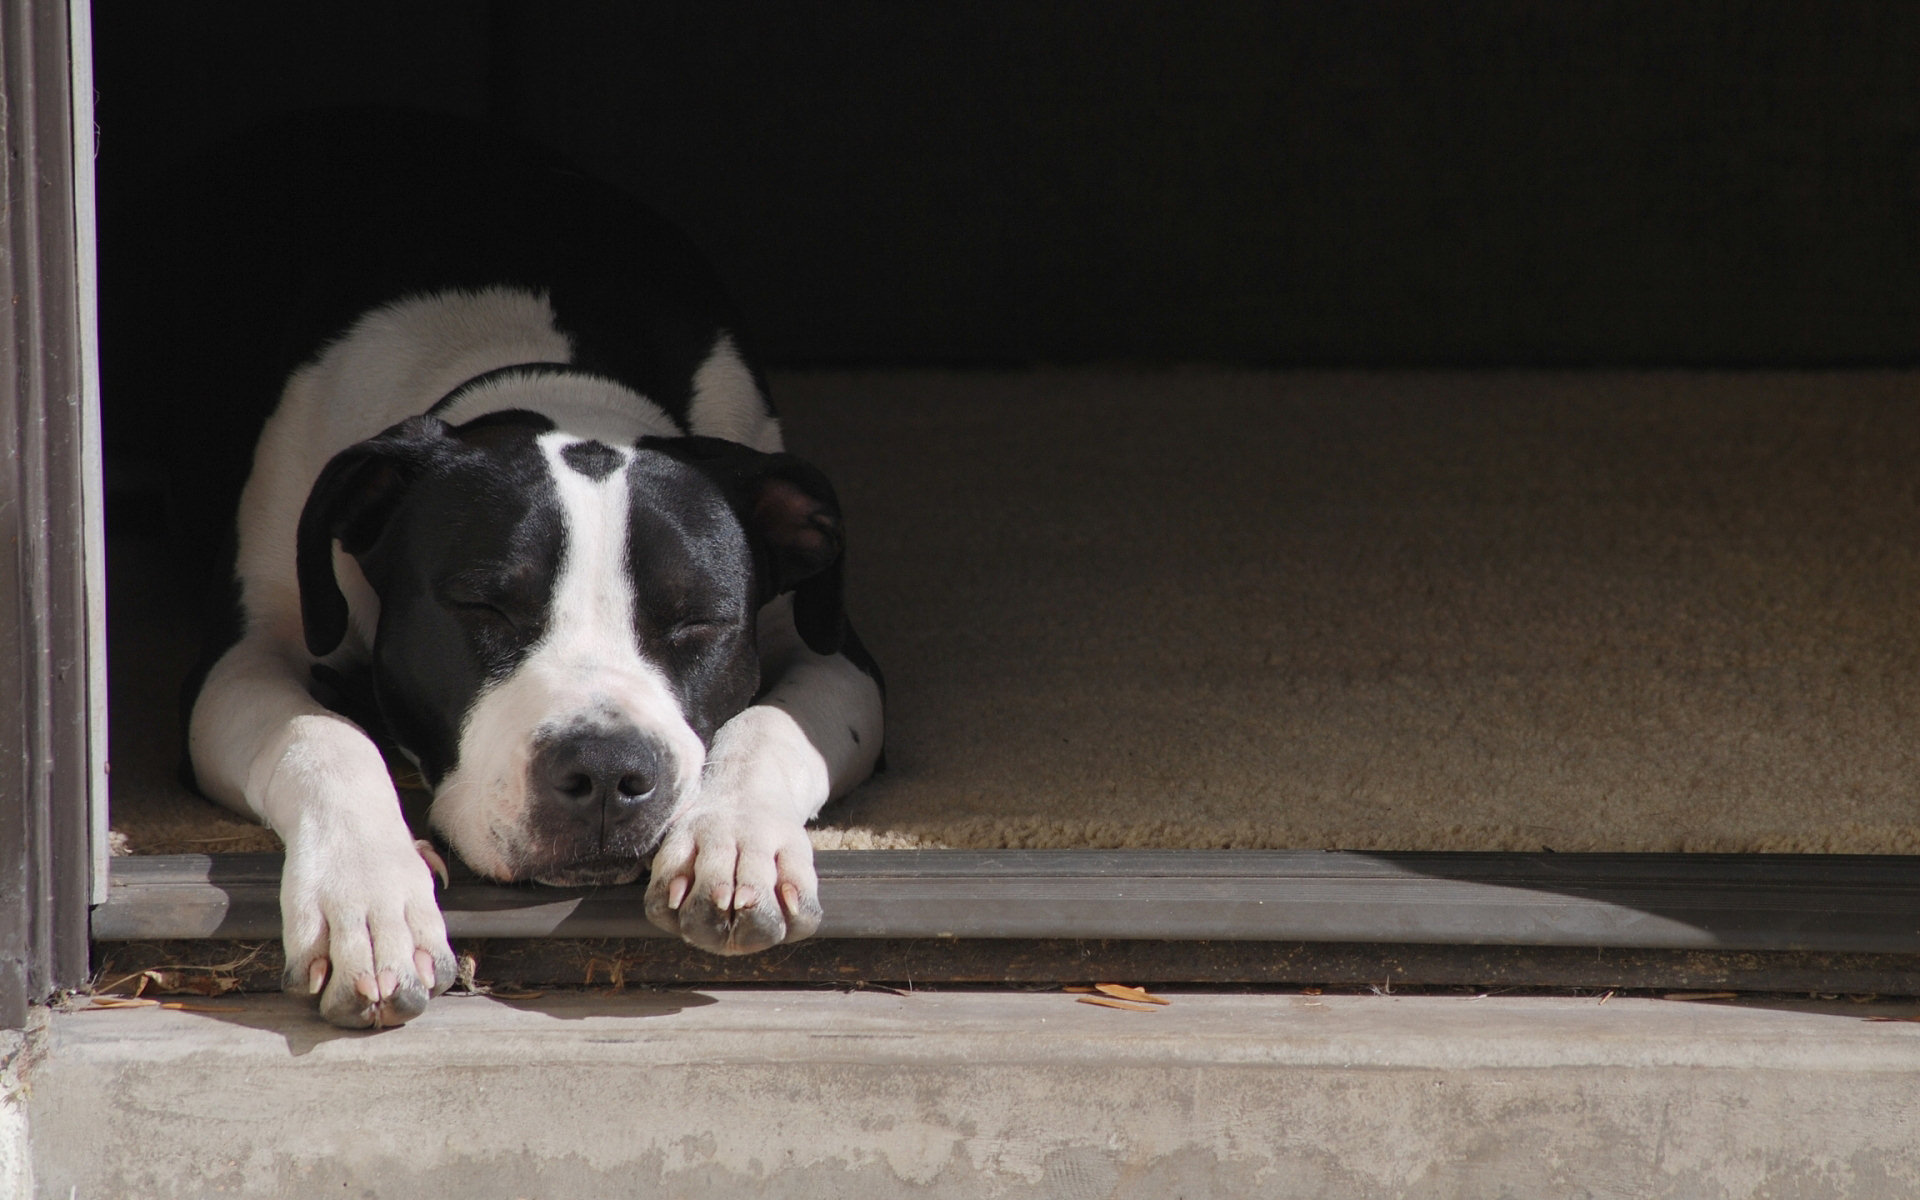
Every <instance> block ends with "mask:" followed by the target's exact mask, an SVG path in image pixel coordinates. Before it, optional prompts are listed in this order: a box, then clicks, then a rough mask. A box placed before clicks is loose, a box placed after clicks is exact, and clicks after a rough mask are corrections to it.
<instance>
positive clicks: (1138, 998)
mask: <svg viewBox="0 0 1920 1200" xmlns="http://www.w3.org/2000/svg"><path fill="white" fill-rule="evenodd" d="M1093 987H1094V990H1095V991H1097V992H1100V993H1102V994H1104V995H1108V996H1112V997H1113V998H1114V999H1115V1000H1131V1001H1133V1002H1134V1003H1135V1004H1172V1003H1173V1001H1171V1000H1165V999H1162V998H1161V997H1159V996H1155V995H1153V994H1152V993H1150V992H1147V991H1145V990H1143V989H1141V988H1137V987H1128V986H1127V985H1126V984H1124V983H1096V984H1094V985H1093Z"/></svg>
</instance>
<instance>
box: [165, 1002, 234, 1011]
mask: <svg viewBox="0 0 1920 1200" xmlns="http://www.w3.org/2000/svg"><path fill="white" fill-rule="evenodd" d="M160 1007H161V1008H167V1009H172V1010H174V1011H176V1012H210V1013H228V1012H245V1011H247V1010H246V1007H245V1006H244V1005H239V1004H188V1003H187V1002H186V1001H184V1000H168V1001H166V1002H165V1003H163V1004H161V1005H160Z"/></svg>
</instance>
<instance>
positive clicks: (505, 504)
mask: <svg viewBox="0 0 1920 1200" xmlns="http://www.w3.org/2000/svg"><path fill="white" fill-rule="evenodd" d="M191 175H192V186H191V187H190V188H189V189H187V194H188V196H189V197H190V198H189V199H186V200H183V201H175V202H173V203H172V205H171V206H170V207H168V208H166V209H165V210H164V211H165V212H168V213H171V214H172V215H171V216H170V217H168V218H166V220H167V222H168V223H169V228H170V230H171V236H170V237H169V238H168V245H167V246H166V247H165V249H164V250H163V251H162V252H161V253H160V254H159V255H157V256H155V257H158V258H159V259H160V260H161V261H162V262H163V263H164V264H165V265H163V266H161V267H159V268H158V269H157V270H158V274H157V276H156V275H155V274H154V269H152V268H150V269H149V273H148V276H147V278H146V281H145V282H146V285H147V286H145V287H144V288H142V289H140V291H141V293H142V294H143V295H149V296H152V295H162V296H166V297H167V300H168V302H169V303H170V304H172V305H173V306H174V307H175V308H177V309H178V310H179V311H178V312H175V313H160V312H156V311H149V312H148V313H146V314H145V315H144V317H143V316H142V315H141V314H137V313H136V314H131V315H129V316H128V317H126V318H124V319H123V321H122V324H123V325H124V324H141V323H144V325H145V327H146V328H147V329H148V331H149V333H150V334H151V331H152V330H155V329H165V330H168V331H170V332H168V333H166V334H164V335H163V336H158V337H155V336H149V337H148V338H147V346H148V349H147V351H146V353H145V355H144V360H145V361H146V362H147V364H148V366H149V367H152V369H153V370H156V371H159V372H161V373H163V374H166V375H168V376H169V378H171V379H172V380H174V381H175V382H174V383H173V384H171V385H170V386H169V388H168V390H169V391H170V392H171V393H172V394H174V395H175V396H181V395H185V396H186V397H187V399H186V403H187V405H188V406H189V407H188V409H187V411H190V412H191V413H193V414H194V416H195V417H196V418H197V420H194V421H192V422H190V427H191V428H194V429H198V430H199V431H201V434H200V435H199V436H190V437H188V438H185V439H183V440H184V442H185V448H184V449H178V450H176V451H174V453H173V457H174V458H176V459H186V460H187V461H186V462H184V463H182V464H181V465H182V466H183V468H184V469H185V470H186V472H187V473H188V474H190V475H192V476H194V477H196V478H199V479H201V480H203V481H205V480H213V481H216V482H215V483H214V484H209V485H208V487H206V488H203V489H202V491H207V490H211V491H213V492H216V493H217V492H219V491H220V488H219V487H218V486H217V481H218V480H219V479H222V478H226V479H230V480H243V482H240V483H239V487H238V500H237V506H236V507H235V508H234V509H232V510H230V511H231V512H232V513H234V514H237V516H233V517H231V520H232V524H231V525H230V529H231V533H232V543H233V552H232V557H231V566H230V568H228V567H226V566H224V565H222V566H220V567H219V568H217V570H216V574H217V575H219V576H220V577H221V578H222V580H223V582H224V585H225V586H226V587H227V588H229V589H230V593H231V595H232V596H233V598H234V599H233V603H232V605H231V606H230V608H231V620H230V621H228V622H226V623H225V626H224V628H223V629H222V630H221V631H220V632H219V634H218V635H217V636H215V637H214V638H213V639H212V640H211V642H210V644H209V647H208V651H207V653H206V654H205V655H204V656H203V660H202V663H201V666H200V667H199V668H198V669H196V671H195V673H194V677H193V679H191V680H190V681H189V684H188V688H187V693H188V695H187V704H186V708H187V718H186V727H187V744H188V757H189V761H190V768H191V777H192V780H193V782H194V783H195V784H196V786H198V788H199V789H200V790H201V791H202V792H204V794H206V795H207V796H209V797H211V798H213V799H214V800H216V801H219V802H220V803H222V804H224V805H226V806H228V807H231V808H233V809H235V810H237V811H239V812H241V813H243V814H246V815H249V816H251V817H254V818H256V819H258V820H260V821H261V822H263V823H265V824H266V825H268V826H269V827H271V828H272V829H273V830H274V831H275V832H276V833H277V834H278V835H279V836H280V838H281V839H282V841H283V842H284V843H285V845H286V866H285V872H284V875H283V880H282V884H281V913H282V923H283V924H282V928H283V940H284V943H285V950H286V987H287V989H288V990H289V991H290V992H294V993H296V994H304V995H312V996H317V997H318V1005H319V1011H320V1013H321V1015H323V1016H324V1017H325V1018H326V1019H327V1020H328V1021H330V1022H332V1023H334V1024H335V1025H340V1026H345V1027H366V1026H384V1025H394V1024H399V1023H402V1022H405V1021H407V1020H409V1019H411V1018H412V1017H414V1016H416V1015H418V1014H419V1013H421V1012H422V1011H424V1009H425V1007H426V1005H427V1003H428V1000H429V997H430V996H432V995H437V994H438V993H440V992H441V991H443V990H444V989H446V988H447V987H448V985H450V984H451V983H453V982H454V978H455V960H454V956H453V953H452V950H451V947H450V946H449V944H448V939H447V933H446V926H445V921H444V919H443V918H442V916H441V913H440V911H439V908H438V905H437V903H436V901H435V892H434V880H435V875H436V873H439V874H441V875H442V876H443V877H444V872H445V868H444V865H443V864H442V863H441V861H440V860H439V858H438V853H437V851H436V849H435V848H434V843H433V842H432V841H429V840H420V839H417V838H416V836H415V832H414V831H413V830H411V829H410V828H409V826H408V824H407V821H406V820H405V819H404V816H403V811H402V805H401V800H400V798H399V796H398V795H397V793H396V789H395V786H394V784H393V782H392V779H391V777H390V772H389V766H388V763H387V761H386V760H385V759H383V756H382V749H381V747H382V746H383V745H385V746H388V747H389V748H390V749H392V750H393V751H396V752H397V753H398V754H400V755H402V756H404V757H405V759H407V760H408V761H410V762H411V763H412V764H414V765H415V766H416V767H417V768H418V770H419V773H420V775H421V776H422V778H423V779H424V780H425V781H426V783H427V785H428V786H429V787H430V789H431V792H432V803H431V808H430V810H429V812H428V817H427V819H428V822H429V823H430V825H431V829H432V831H433V832H434V833H435V834H436V835H437V837H438V839H440V840H441V841H442V842H444V844H445V845H446V846H448V847H450V848H451V849H452V851H453V853H454V854H456V855H457V856H458V857H459V858H460V859H461V860H463V861H464V862H465V863H466V864H467V865H468V866H470V867H471V868H472V869H473V870H474V871H475V872H476V873H478V874H480V875H482V876H485V877H487V878H490V879H495V880H502V881H511V880H532V881H536V882H539V883H544V884H553V885H561V886H574V885H594V884H620V883H628V882H632V881H635V880H637V879H638V878H639V877H640V875H641V874H642V873H643V872H650V878H649V880H648V883H647V886H646V892H645V908H646V913H647V916H648V917H649V919H651V920H652V921H653V922H654V923H655V924H657V925H659V926H661V927H663V928H665V929H667V930H669V931H671V932H674V933H677V934H678V935H680V936H681V937H683V938H684V939H685V940H686V941H688V942H690V943H692V944H693V945H695V946H699V947H701V948H703V949H706V950H710V951H714V952H718V953H723V954H729V953H746V952H751V951H755V950H760V949H764V948H765V947H768V946H771V945H774V944H778V943H782V942H791V941H794V940H796V939H799V938H804V937H806V936H808V935H809V934H811V933H812V932H814V930H815V929H816V928H817V927H818V925H819V922H820V919H821V910H820V905H819V900H818V888H817V883H816V879H815V874H814V870H813V855H812V849H811V846H810V843H809V841H808V838H807V834H806V830H805V826H806V824H807V822H808V821H809V820H811V819H812V818H813V817H814V816H815V815H816V813H817V812H818V811H819V809H820V808H821V807H822V806H823V805H824V804H825V803H826V802H827V801H829V800H830V799H832V798H834V797H837V796H839V795H841V794H844V793H845V792H846V791H848V790H849V789H851V788H852V787H854V786H855V785H856V784H858V783H859V782H861V781H862V780H864V779H865V778H866V777H867V776H868V775H869V774H870V773H871V772H872V771H873V769H874V768H875V765H876V763H877V761H878V758H879V756H880V751H881V743H882V737H883V712H882V685H881V679H880V673H879V671H878V669H877V667H876V666H875V665H874V663H873V661H872V659H871V657H870V656H869V655H868V654H867V653H866V651H865V649H864V648H863V647H862V646H861V644H860V642H859V640H858V638H857V637H856V636H855V635H854V633H853V631H852V629H851V627H850V626H849V624H848V623H847V620H846V617H845V614H844V612H843V604H842V577H843V572H842V563H843V561H844V526H843V521H842V516H841V513H840V510H839V506H838V502H837V500H836V498H835V494H834V491H833V488H832V487H831V485H830V484H829V482H828V481H827V479H826V478H825V477H824V476H823V475H822V474H821V472H820V471H819V470H817V469H816V468H814V467H813V466H811V465H810V464H808V463H807V462H805V461H802V460H800V459H798V458H795V457H793V456H791V455H788V454H786V453H784V451H783V444H782V432H781V426H780V422H779V420H778V418H777V417H776V416H775V414H774V411H773V409H772V408H771V406H770V405H769V402H768V397H767V389H766V386H765V381H764V376H763V374H762V372H761V371H760V369H759V368H758V366H757V365H756V363H755V361H754V360H753V358H752V357H751V356H750V354H749V352H748V350H747V348H746V347H747V342H746V338H745V335H744V334H743V333H742V331H741V329H740V324H739V321H738V318H737V315H736V313H735V312H734V310H733V308H732V306H731V304H730V303H729V302H728V300H727V299H726V297H725V294H724V292H723V291H722V289H721V288H720V286H719V284H718V283H717V282H716V281H715V279H714V276H713V272H712V270H711V269H710V268H709V267H708V266H707V265H706V263H705V262H704V261H703V260H702V259H701V258H700V257H699V256H698V255H697V254H696V253H695V252H694V251H693V250H692V248H691V246H690V244H689V242H688V241H687V239H686V238H685V237H684V236H683V235H681V234H680V233H678V232H677V231H676V230H674V229H672V228H671V227H670V226H668V225H667V224H666V223H665V222H664V221H662V220H661V219H660V218H658V217H657V216H655V215H653V214H652V213H651V212H649V211H648V210H646V209H644V208H642V207H641V206H640V205H638V204H636V203H635V202H633V201H632V200H630V199H629V198H628V197H626V196H625V195H624V194H622V193H620V192H618V191H616V190H615V189H613V188H612V187H609V186H607V185H605V184H603V183H600V182H598V181H596V180H594V179H593V178H591V177H590V176H588V175H586V174H584V173H582V172H580V171H577V170H575V169H574V168H572V167H571V166H570V165H569V164H567V163H566V162H564V161H562V160H560V159H559V158H557V157H556V156H553V155H550V154H548V153H546V152H545V151H542V150H540V149H538V148H536V147H531V146H528V145H525V144H523V143H519V142H514V141H511V140H508V139H502V138H498V137H494V136H492V135H490V134H486V133H484V132H483V131H480V130H476V129H473V128H470V127H467V126H463V125H460V124H458V123H455V122H451V121H442V120H439V119H432V118H423V117H404V116H399V115H396V114H386V113H358V114H329V115H327V116H324V117H306V118H298V119H295V120H292V121H289V122H284V123H282V124H281V125H279V126H277V127H275V128H272V129H270V130H268V131H266V132H264V133H261V134H258V135H255V136H253V137H251V138H249V139H246V140H245V141H243V142H242V143H241V144H240V145H239V146H237V147H236V148H234V149H231V150H229V151H227V152H225V153H224V154H223V155H222V156H220V157H219V158H218V159H217V161H216V162H214V163H213V164H211V165H208V166H205V167H202V168H198V169H196V170H195V171H193V172H191ZM156 343H158V344H156ZM155 364H158V365H155ZM183 420H184V418H183ZM213 430H217V431H218V435H219V436H217V437H216V436H215V435H214V433H212V432H210V431H213ZM255 430H257V437H255V436H254V431H255ZM237 431H245V432H246V435H247V436H246V437H245V438H239V437H236V436H235V434H236V432H237ZM220 438H224V439H225V441H226V442H227V443H229V448H228V451H227V454H228V462H227V465H220V464H218V463H215V462H214V461H213V460H214V458H215V457H216V456H215V454H214V453H213V451H212V450H210V449H209V447H210V446H211V444H212V443H213V442H214V441H217V440H220ZM248 445H250V446H251V449H250V451H248V450H247V449H246V448H245V447H247V446H248ZM236 452H237V455H236ZM235 457H238V458H239V459H240V460H242V465H233V463H232V460H233V459H234V458H235ZM247 464H250V465H247ZM185 490H191V489H185Z"/></svg>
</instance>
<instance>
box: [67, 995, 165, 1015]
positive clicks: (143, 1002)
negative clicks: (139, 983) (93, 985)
mask: <svg viewBox="0 0 1920 1200" xmlns="http://www.w3.org/2000/svg"><path fill="white" fill-rule="evenodd" d="M159 1006H160V1002H159V1001H158V1000H148V999H146V998H144V997H140V996H93V997H90V1002H89V1003H88V1004H87V1006H86V1008H80V1009H75V1010H74V1011H75V1012H88V1011H90V1010H92V1009H96V1008H158V1007H159Z"/></svg>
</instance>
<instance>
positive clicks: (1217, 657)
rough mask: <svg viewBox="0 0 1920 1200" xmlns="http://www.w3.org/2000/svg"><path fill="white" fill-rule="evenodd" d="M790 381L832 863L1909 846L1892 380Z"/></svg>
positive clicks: (1908, 653) (1910, 512) (141, 822)
mask: <svg viewBox="0 0 1920 1200" xmlns="http://www.w3.org/2000/svg"><path fill="white" fill-rule="evenodd" d="M775 387H776V397H777V399H778V401H779V403H780V406H781V409H782V412H783V415H784V416H785V417H786V419H787V425H788V430H789V438H790V441H791V442H792V444H793V446H794V448H795V449H797V450H799V451H801V452H803V453H807V454H809V455H811V456H812V457H814V458H815V459H817V460H818V461H819V462H820V463H821V464H822V465H823V466H825V467H826V468H827V469H828V471H829V473H830V474H831V475H832V477H833V478H834V479H835V480H836V482H837V483H838V484H839V486H840V489H841V494H842V499H843V502H844V504H845V506H846V508H847V511H848V514H849V523H850V529H851V539H852V545H853V559H852V563H851V570H852V576H851V580H852V582H851V586H852V596H853V604H854V613H855V616H856V619H857V621H858V624H859V626H860V628H861V631H862V633H863V635H864V636H865V638H866V640H867V642H868V643H869V645H870V646H871V647H872V649H873V650H874V652H875V654H876V655H878V656H879V658H880V660H881V662H882V663H883V665H884V666H885V667H886V669H887V673H888V683H889V687H890V695H889V733H888V757H889V770H888V771H887V772H886V773H885V774H884V775H882V776H881V777H880V778H878V779H876V780H875V781H874V782H873V783H871V784H869V785H868V786H867V787H865V788H864V789H862V790H861V791H860V792H859V793H857V794H856V795H855V796H854V797H853V798H851V799H850V800H849V801H847V802H845V803H843V804H840V805H837V806H835V807H834V808H832V809H830V810H829V811H828V813H827V814H826V815H825V816H824V817H823V819H822V822H821V828H820V830H819V832H818V834H817V837H816V843H817V844H818V845H821V846H824V847H834V846H849V847H859V846H874V845H943V846H964V847H1073V846H1109V847H1110V846H1134V847H1146V846H1154V847H1348V848H1355V849H1432V850H1465V849H1513V850H1537V849H1539V848H1541V847H1551V848H1553V849H1555V850H1562V851H1574V850H1691V851H1717V850H1724V851H1779V850H1800V851H1828V852H1900V853H1914V852H1916V851H1920V753H1917V752H1916V751H1917V750H1920V376H1916V375H1901V374H1817V375H1783V374H1651V375H1649V374H1526V373H1484V374H1430V375H1407V374H1361V373H1355V374H1290V373H1250V372H1232V373H1229V372H1214V371H1191V372H1187V371H1181V372H1152V371H1121V370H1110V371H1038V372H1015V373H1005V374H975V373H939V372H928V373H901V372H884V373H807V374H796V375H786V376H782V377H780V378H778V379H777V380H776V382H775ZM129 640H132V639H129ZM163 640H164V639H163ZM116 645H118V643H116ZM129 653H131V651H129ZM119 670H120V668H119V667H118V666H116V671H117V672H118V671H119ZM129 670H131V669H129ZM118 678H119V676H118V674H117V675H116V679H118ZM130 721H131V722H132V723H137V724H140V725H141V726H142V727H143V728H144V727H146V726H149V725H151V724H152V722H150V721H144V720H136V719H134V718H129V717H122V719H121V721H120V723H119V724H118V725H117V726H116V730H117V731H118V730H120V729H124V728H127V727H128V725H129V723H130ZM117 736H118V735H117ZM129 744H131V743H129ZM119 746H120V743H119V742H118V741H117V742H116V766H118V765H119V762H120V759H119ZM134 774H137V775H139V776H140V778H142V779H144V780H146V781H148V782H145V783H136V782H133V781H132V780H130V779H129V778H128V777H126V776H123V774H122V773H121V772H119V771H116V774H115V794H114V796H115V804H114V818H115V827H116V829H118V830H119V831H120V832H121V834H122V835H123V836H124V839H125V841H126V842H127V843H128V845H129V846H130V848H132V849H134V850H145V851H160V850H172V849H181V848H198V849H241V848H248V847H249V846H251V845H252V844H254V843H253V842H248V841H246V839H247V838H249V837H251V838H254V839H256V840H257V839H258V838H259V835H258V834H257V833H255V832H254V831H251V830H248V829H247V828H246V827H244V826H240V825H235V824H229V823H216V822H214V821H210V820H209V819H208V814H209V812H210V810H208V809H206V808H205V807H204V806H197V807H196V806H195V805H196V802H192V801H191V800H189V799H185V798H182V797H180V796H179V795H178V792H177V789H170V788H169V787H168V786H166V785H165V784H164V783H153V782H151V781H152V780H153V779H154V776H153V774H152V772H151V771H148V772H145V773H144V774H141V773H140V772H139V771H138V770H135V771H134ZM193 836H198V837H200V838H202V839H203V841H202V843H201V844H198V845H193V846H188V845H186V844H185V842H184V841H183V839H185V838H191V837H193ZM204 839H213V840H212V841H206V840H204ZM270 841H271V840H270V839H267V842H268V844H270Z"/></svg>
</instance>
